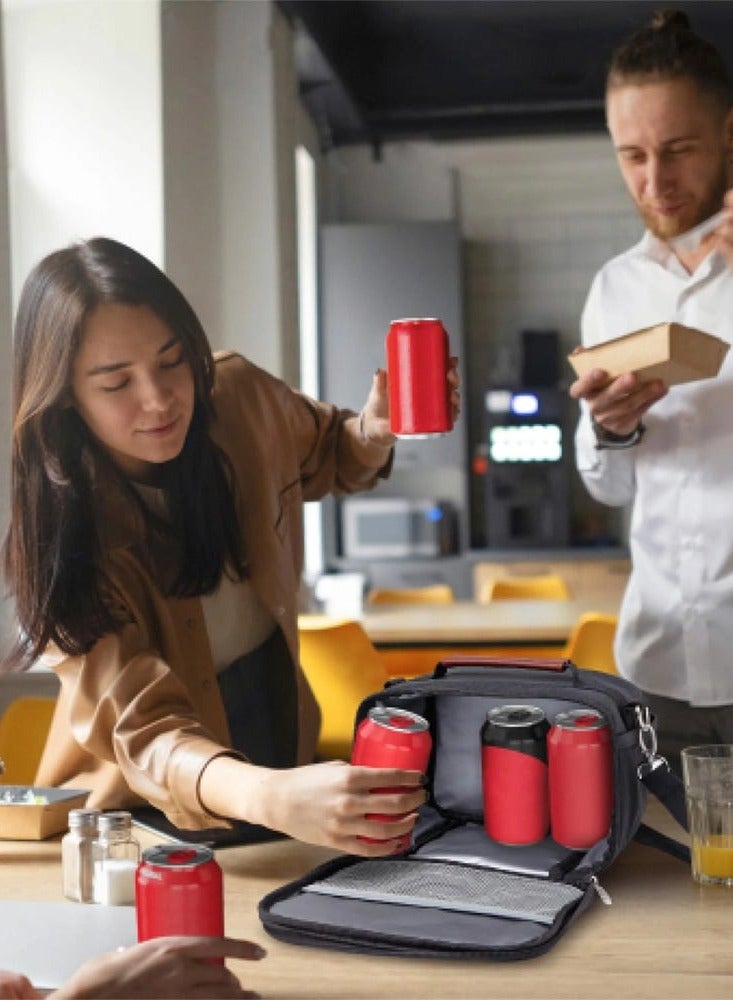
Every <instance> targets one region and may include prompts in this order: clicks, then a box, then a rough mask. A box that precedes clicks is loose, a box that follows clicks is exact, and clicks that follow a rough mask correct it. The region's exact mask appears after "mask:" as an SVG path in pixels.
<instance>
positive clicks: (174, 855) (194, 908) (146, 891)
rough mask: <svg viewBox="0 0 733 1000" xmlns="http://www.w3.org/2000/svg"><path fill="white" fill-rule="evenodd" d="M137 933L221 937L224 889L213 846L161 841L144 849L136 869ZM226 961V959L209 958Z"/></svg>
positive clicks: (146, 936) (142, 936)
mask: <svg viewBox="0 0 733 1000" xmlns="http://www.w3.org/2000/svg"><path fill="white" fill-rule="evenodd" d="M135 905H136V909H137V939H138V941H147V940H148V939H149V938H156V937H165V936H167V935H169V934H174V935H175V934H184V935H191V936H197V935H203V936H204V937H221V936H222V935H223V934H224V894H223V882H222V873H221V868H220V867H219V865H218V864H217V862H216V859H215V858H214V852H213V851H212V850H211V848H209V847H204V846H202V845H199V844H196V845H193V844H191V845H188V844H157V845H156V846H155V847H148V848H147V849H146V850H145V851H143V855H142V860H141V861H140V864H139V865H138V868H137V872H136V875H135ZM206 961H208V962H211V963H218V964H222V965H223V964H224V960H223V959H221V958H218V959H207V960H206Z"/></svg>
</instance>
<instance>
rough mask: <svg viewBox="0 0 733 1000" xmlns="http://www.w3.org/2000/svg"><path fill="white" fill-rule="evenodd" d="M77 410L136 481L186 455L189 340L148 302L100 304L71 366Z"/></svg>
mask: <svg viewBox="0 0 733 1000" xmlns="http://www.w3.org/2000/svg"><path fill="white" fill-rule="evenodd" d="M72 391H73V397H74V406H75V407H76V410H77V412H78V413H79V416H80V417H81V418H82V419H83V420H84V422H85V424H86V425H87V427H88V428H89V430H90V431H91V433H92V434H93V435H94V437H95V438H96V439H97V441H99V443H100V444H101V445H102V446H103V447H104V448H106V450H107V451H108V453H109V454H110V456H111V458H112V459H113V461H114V462H115V463H116V464H117V465H118V467H119V468H120V469H121V470H122V471H123V472H124V473H125V474H126V475H127V476H129V477H130V478H131V479H135V480H137V481H139V482H147V481H150V480H153V479H154V478H155V471H156V466H157V465H160V464H161V463H162V462H169V461H170V460H171V459H173V458H175V457H176V456H177V455H179V454H180V452H181V449H182V448H183V444H184V441H185V440H186V434H187V433H188V428H189V426H190V424H191V418H192V417H193V410H194V404H195V388H194V380H193V373H192V371H191V368H190V366H189V364H188V361H187V360H186V357H185V354H184V351H183V346H182V344H181V342H180V341H179V340H178V339H177V338H176V336H175V335H174V334H173V333H172V332H171V330H170V329H169V328H168V327H167V326H166V325H165V323H163V321H162V320H161V319H159V318H158V317H157V316H156V315H155V313H154V312H153V311H152V310H151V309H148V307H147V306H131V305H125V304H122V303H112V304H105V305H100V306H97V308H96V309H95V310H94V311H93V312H92V313H91V314H90V316H89V318H88V319H87V322H86V324H85V327H84V331H83V334H82V340H81V345H80V347H79V351H78V353H77V355H76V360H75V361H74V367H73V377H72Z"/></svg>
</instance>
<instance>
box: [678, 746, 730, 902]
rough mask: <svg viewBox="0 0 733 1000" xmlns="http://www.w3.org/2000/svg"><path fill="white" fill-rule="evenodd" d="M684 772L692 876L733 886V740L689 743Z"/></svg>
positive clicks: (683, 757)
mask: <svg viewBox="0 0 733 1000" xmlns="http://www.w3.org/2000/svg"><path fill="white" fill-rule="evenodd" d="M682 774H683V777H684V782H685V800H686V804H687V818H688V821H689V828H690V853H691V855H692V877H693V878H694V879H695V881H697V882H700V883H701V884H703V885H729V886H733V744H731V743H710V744H706V745H704V746H695V747H686V748H685V749H684V750H683V751H682Z"/></svg>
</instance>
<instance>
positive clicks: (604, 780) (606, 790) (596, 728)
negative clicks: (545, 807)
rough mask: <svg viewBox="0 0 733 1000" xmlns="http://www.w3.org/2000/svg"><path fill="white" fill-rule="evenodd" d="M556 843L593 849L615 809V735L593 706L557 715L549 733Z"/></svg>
mask: <svg viewBox="0 0 733 1000" xmlns="http://www.w3.org/2000/svg"><path fill="white" fill-rule="evenodd" d="M547 760H548V768H549V777H550V826H551V832H552V839H553V840H556V841H557V843H558V844H562V845H563V846H565V847H575V848H586V847H592V846H593V844H595V843H596V841H598V840H601V839H602V838H603V837H605V836H607V834H608V831H609V828H610V826H611V809H612V806H613V758H612V752H611V731H610V729H609V728H608V725H607V724H606V721H605V719H604V718H603V716H602V715H601V714H600V712H596V711H595V709H592V708H576V709H573V710H572V711H570V712H562V713H561V714H560V715H558V716H556V718H555V720H554V722H553V725H552V728H551V729H550V732H549V733H548V734H547Z"/></svg>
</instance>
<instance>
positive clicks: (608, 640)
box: [564, 611, 618, 674]
mask: <svg viewBox="0 0 733 1000" xmlns="http://www.w3.org/2000/svg"><path fill="white" fill-rule="evenodd" d="M617 622H618V618H617V616H616V615H604V614H600V613H598V612H595V611H589V612H587V613H586V614H584V615H581V616H580V618H579V619H578V621H577V622H576V623H575V626H574V627H573V631H572V632H571V633H570V636H569V638H568V641H567V645H566V646H565V650H564V655H565V658H566V659H568V660H572V661H573V663H574V664H575V665H576V666H577V667H584V668H585V669H586V670H601V671H603V672H604V673H606V674H617V673H618V669H617V667H616V658H615V656H614V655H613V640H614V638H615V635H616V624H617Z"/></svg>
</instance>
